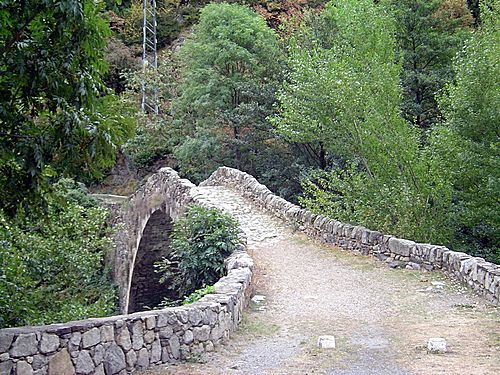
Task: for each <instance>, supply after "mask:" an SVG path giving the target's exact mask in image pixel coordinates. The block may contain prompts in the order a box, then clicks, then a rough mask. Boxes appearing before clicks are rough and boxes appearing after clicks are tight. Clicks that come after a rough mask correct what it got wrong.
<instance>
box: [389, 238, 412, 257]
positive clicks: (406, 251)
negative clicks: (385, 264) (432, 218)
mask: <svg viewBox="0 0 500 375" xmlns="http://www.w3.org/2000/svg"><path fill="white" fill-rule="evenodd" d="M414 247H415V242H413V241H408V240H403V239H400V238H395V237H391V238H390V239H389V250H391V252H392V253H394V254H398V255H402V256H404V257H408V256H410V251H411V249H412V248H414Z"/></svg>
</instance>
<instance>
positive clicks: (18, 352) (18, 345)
mask: <svg viewBox="0 0 500 375" xmlns="http://www.w3.org/2000/svg"><path fill="white" fill-rule="evenodd" d="M37 352H38V342H37V339H36V335H35V334H34V333H27V334H24V335H19V336H17V339H16V341H14V344H12V349H11V350H10V355H11V356H13V357H25V356H28V355H34V354H36V353H37Z"/></svg>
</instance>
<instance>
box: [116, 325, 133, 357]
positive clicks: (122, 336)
mask: <svg viewBox="0 0 500 375" xmlns="http://www.w3.org/2000/svg"><path fill="white" fill-rule="evenodd" d="M116 342H117V344H118V345H120V346H121V347H122V348H123V350H125V351H129V350H130V349H131V348H132V341H130V333H129V331H128V328H127V327H122V328H121V329H120V331H119V333H118V336H117V337H116Z"/></svg>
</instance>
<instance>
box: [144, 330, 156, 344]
mask: <svg viewBox="0 0 500 375" xmlns="http://www.w3.org/2000/svg"><path fill="white" fill-rule="evenodd" d="M154 339H155V333H154V331H146V333H145V334H144V342H145V343H146V344H151V343H152V342H153V341H154Z"/></svg>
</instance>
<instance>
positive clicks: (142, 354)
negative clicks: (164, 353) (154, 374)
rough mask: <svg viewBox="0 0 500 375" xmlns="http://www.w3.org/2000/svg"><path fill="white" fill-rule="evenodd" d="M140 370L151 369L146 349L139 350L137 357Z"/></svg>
mask: <svg viewBox="0 0 500 375" xmlns="http://www.w3.org/2000/svg"><path fill="white" fill-rule="evenodd" d="M136 366H137V367H138V368H140V369H145V368H148V367H149V353H148V350H147V349H146V348H142V349H141V350H139V354H138V355H137V365H136Z"/></svg>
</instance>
